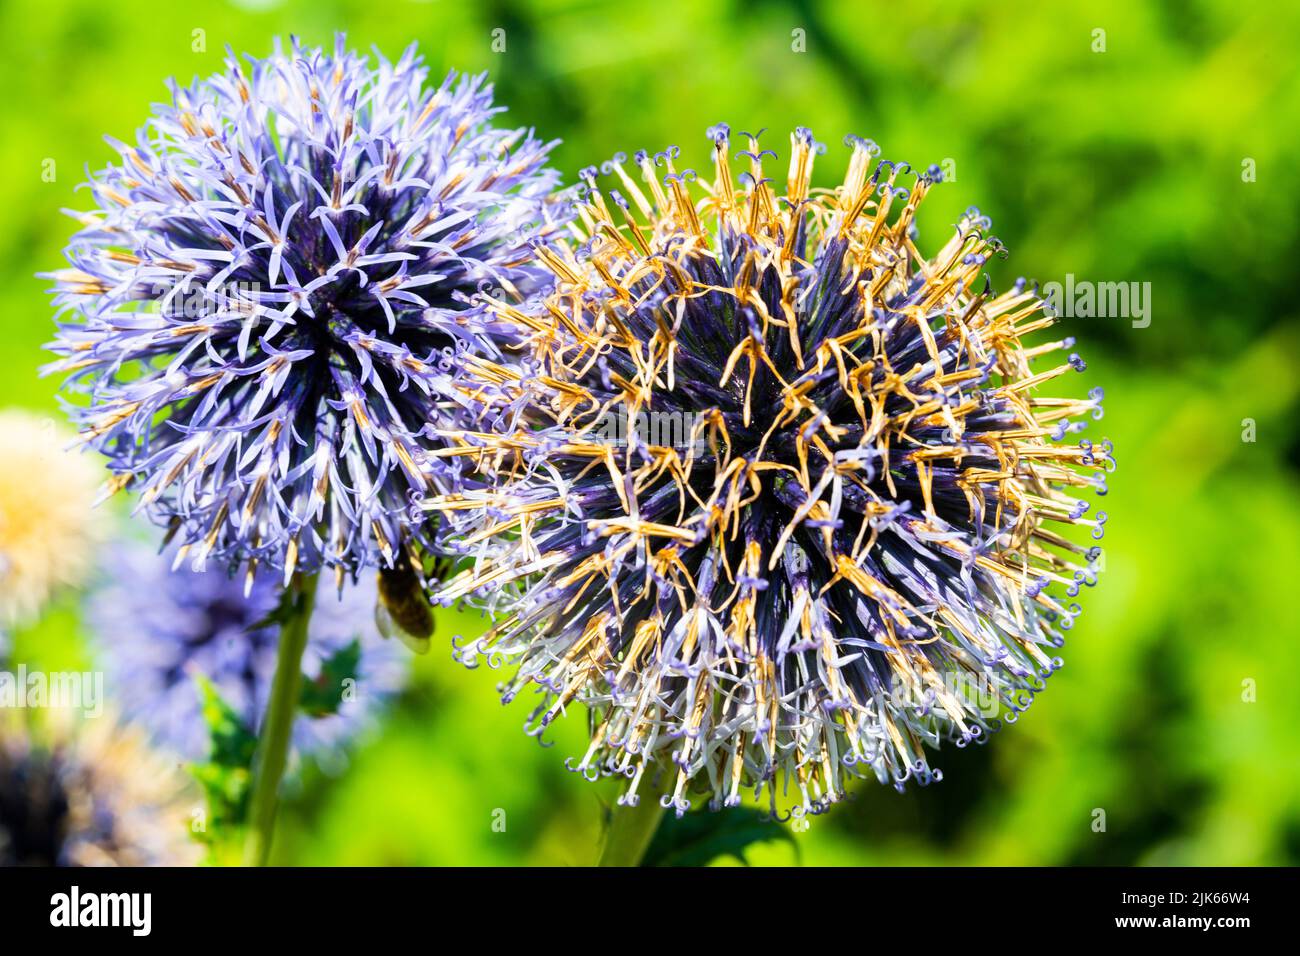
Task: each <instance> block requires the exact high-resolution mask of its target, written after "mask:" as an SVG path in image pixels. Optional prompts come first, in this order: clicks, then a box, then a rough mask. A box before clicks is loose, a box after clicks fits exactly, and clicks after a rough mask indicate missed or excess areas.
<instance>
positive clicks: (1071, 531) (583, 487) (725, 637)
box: [427, 124, 1115, 813]
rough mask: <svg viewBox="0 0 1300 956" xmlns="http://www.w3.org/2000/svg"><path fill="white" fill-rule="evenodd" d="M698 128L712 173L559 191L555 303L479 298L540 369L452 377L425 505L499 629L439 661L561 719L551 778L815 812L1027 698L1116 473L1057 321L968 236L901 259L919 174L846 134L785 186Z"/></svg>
mask: <svg viewBox="0 0 1300 956" xmlns="http://www.w3.org/2000/svg"><path fill="white" fill-rule="evenodd" d="M708 136H709V140H710V142H711V144H712V153H713V163H712V166H713V169H712V173H711V175H710V173H709V172H708V171H702V172H699V173H697V172H695V171H693V170H689V169H683V170H681V171H680V172H679V171H678V170H677V168H676V166H675V160H676V158H677V156H678V155H679V153H678V150H677V149H676V148H670V149H668V150H667V151H665V152H663V153H660V154H658V155H656V156H654V157H651V156H649V155H648V154H646V153H638V154H637V155H636V157H635V158H634V163H635V165H634V166H626V165H625V161H626V157H623V156H619V157H616V158H615V159H614V160H613V161H612V162H610V163H609V164H607V165H606V167H605V170H604V172H605V173H606V175H607V176H609V177H611V182H612V185H613V188H611V189H608V190H606V189H603V188H601V186H600V184H599V183H598V180H597V178H596V175H595V170H594V169H592V170H588V171H587V172H585V173H583V174H582V178H583V179H584V180H586V182H587V183H588V185H589V187H590V188H589V190H588V192H587V196H586V200H585V202H584V204H583V207H582V209H581V210H580V218H579V223H580V225H575V227H574V230H573V231H574V234H575V238H576V240H577V242H576V243H572V244H567V245H560V246H557V247H555V248H552V249H543V250H539V253H538V254H539V258H541V259H542V261H544V262H546V263H547V264H548V266H550V267H551V268H552V269H553V270H554V272H555V274H556V277H557V286H556V290H555V292H554V294H553V295H551V296H550V297H549V298H548V299H547V300H546V301H545V302H543V303H540V304H537V303H529V304H527V305H525V306H523V307H516V306H515V305H513V304H511V303H504V302H503V303H495V304H494V308H495V309H496V310H497V312H498V314H499V316H500V317H501V318H502V320H503V321H508V322H513V323H514V324H515V325H516V326H517V327H518V328H519V329H520V330H521V333H522V332H524V331H528V332H529V333H530V335H531V341H530V342H529V343H528V345H529V348H528V354H529V355H530V356H532V362H533V363H534V364H533V366H532V367H530V368H527V369H523V370H519V369H510V368H505V367H495V368H492V367H489V366H488V363H487V362H486V361H481V362H479V363H477V364H475V363H468V362H467V363H465V364H464V365H463V366H462V372H463V373H465V374H466V376H467V381H466V384H465V391H466V393H467V394H470V395H475V396H478V397H479V398H480V399H481V400H482V401H483V410H482V413H481V419H482V422H483V425H482V426H481V427H480V428H478V429H476V430H473V431H467V432H466V433H465V434H464V435H463V436H462V438H461V440H460V448H459V451H461V452H463V453H464V454H465V455H467V456H472V457H473V458H474V459H475V460H476V461H478V462H481V464H482V475H481V476H480V477H479V478H478V479H477V484H476V481H475V480H470V479H468V478H467V480H465V481H463V482H462V483H461V488H460V490H459V491H458V492H457V493H455V494H452V495H447V496H444V497H441V498H433V499H430V501H429V502H428V503H427V507H429V508H431V509H433V510H436V511H438V512H439V513H440V514H441V515H442V524H441V526H440V527H441V532H442V533H443V534H444V535H445V536H446V546H447V547H448V549H454V548H456V547H457V546H460V547H461V549H462V552H463V553H464V554H465V555H466V557H467V558H468V559H470V561H469V562H467V564H468V566H467V567H466V569H465V570H464V571H463V572H462V573H461V574H459V575H457V576H456V577H453V578H452V579H451V580H449V581H447V582H445V583H444V585H443V587H442V588H441V589H440V590H439V592H438V597H439V599H440V600H443V601H456V600H461V599H468V600H470V601H472V602H475V603H477V604H478V605H480V606H482V607H484V608H485V609H486V610H488V611H489V612H491V613H493V615H494V618H495V619H494V622H493V627H492V628H491V629H490V630H489V631H488V632H487V633H486V634H485V635H484V636H482V637H480V638H477V639H474V640H472V641H469V642H467V643H465V644H463V645H461V646H460V647H459V648H458V650H457V656H458V657H459V658H460V659H461V660H462V661H464V662H465V663H467V664H469V665H477V664H478V663H480V662H484V661H486V662H487V663H488V664H489V665H490V666H499V665H501V664H511V665H514V666H515V671H514V674H513V676H512V677H510V678H509V679H508V680H506V681H504V682H503V683H502V684H501V692H502V696H503V698H504V699H506V700H511V699H514V698H516V697H518V696H521V695H526V696H528V697H530V698H531V699H532V701H533V704H534V708H533V710H532V711H531V713H530V716H529V730H530V732H532V733H535V734H538V735H540V734H542V733H544V732H545V729H546V728H547V726H548V725H549V724H550V723H551V722H552V721H555V720H558V719H560V718H561V717H563V716H564V715H565V714H568V713H571V712H572V711H573V710H575V709H578V706H579V705H585V708H586V711H587V714H588V720H589V729H590V731H591V737H590V744H589V746H588V747H587V749H586V751H585V752H584V753H582V754H581V756H580V757H577V758H575V760H574V762H573V763H571V764H570V766H571V769H573V770H575V771H578V772H581V773H582V774H583V775H585V776H587V777H591V778H595V777H598V776H601V775H617V776H623V777H625V778H626V779H627V791H626V792H625V793H624V794H623V796H622V797H621V798H620V800H621V802H623V803H625V804H627V803H631V804H635V803H636V802H637V801H638V800H639V799H640V798H641V795H642V794H643V793H645V792H646V791H650V792H652V793H655V794H656V795H657V796H658V797H659V800H660V803H661V804H662V805H664V806H672V807H673V808H674V809H675V810H676V811H677V812H678V813H683V812H685V811H686V809H687V808H689V807H691V806H694V805H696V804H697V803H704V802H707V803H708V804H709V805H710V806H713V807H723V806H735V805H737V804H738V803H740V802H741V801H742V792H743V791H745V790H750V791H752V793H753V794H754V796H755V798H761V797H763V796H766V797H767V799H768V801H769V802H770V806H771V807H772V809H773V811H774V812H779V809H780V808H779V807H778V801H780V802H789V804H790V809H791V812H797V813H811V812H820V811H822V810H824V809H826V808H827V807H828V806H829V805H830V804H832V803H834V802H835V801H838V800H840V799H843V798H844V796H845V795H846V793H847V792H848V787H849V785H850V783H851V781H852V779H853V778H854V777H858V776H868V775H869V776H873V777H875V778H876V779H877V780H880V781H881V782H887V783H892V784H893V785H895V786H897V787H900V788H901V787H903V786H904V785H905V784H906V782H907V781H909V780H915V781H917V782H919V783H922V784H925V783H929V782H931V781H934V780H938V779H939V778H940V776H941V768H939V767H935V766H932V765H931V762H930V761H931V754H932V753H933V751H935V750H936V749H938V748H939V747H940V746H941V745H942V744H943V743H945V742H948V743H951V744H953V745H955V746H967V745H969V744H971V743H977V742H980V741H983V740H985V739H986V738H987V736H988V734H989V733H990V732H991V731H993V730H995V729H997V728H998V727H1000V726H1002V725H1003V724H1006V723H1010V722H1012V721H1014V720H1016V719H1017V718H1018V717H1019V715H1020V714H1021V713H1022V712H1023V711H1024V710H1025V708H1027V707H1028V706H1029V705H1030V703H1031V702H1032V700H1033V698H1034V695H1035V694H1036V693H1037V692H1038V691H1039V690H1041V689H1042V688H1043V687H1044V686H1045V682H1046V679H1047V678H1048V676H1049V675H1051V674H1052V673H1054V672H1055V671H1056V669H1057V668H1058V667H1059V666H1060V665H1061V658H1059V657H1057V656H1056V655H1055V649H1056V648H1057V647H1060V646H1061V645H1062V644H1063V643H1064V641H1065V633H1066V632H1067V631H1068V630H1069V629H1070V628H1071V627H1072V626H1073V624H1074V621H1075V619H1076V617H1077V616H1078V614H1079V610H1080V606H1079V604H1078V603H1076V601H1075V600H1074V599H1075V598H1076V597H1077V596H1079V594H1080V589H1081V588H1082V587H1089V586H1092V585H1093V584H1095V583H1096V581H1097V572H1098V571H1099V570H1100V559H1101V549H1100V546H1099V545H1098V544H1097V543H1096V542H1097V541H1098V540H1100V539H1101V537H1102V534H1103V530H1104V525H1105V522H1106V513H1105V512H1104V511H1101V510H1097V511H1094V512H1092V513H1091V514H1089V513H1088V512H1089V509H1090V505H1091V502H1089V501H1086V500H1084V497H1083V496H1084V495H1085V494H1086V493H1088V492H1092V491H1095V492H1096V493H1097V494H1098V495H1101V494H1104V493H1105V491H1106V473H1107V472H1108V471H1110V470H1111V469H1112V468H1114V466H1115V463H1114V458H1113V456H1112V454H1111V446H1110V444H1109V442H1104V441H1103V442H1101V443H1099V444H1094V443H1093V442H1091V441H1089V440H1088V439H1082V438H1080V439H1074V438H1073V437H1072V436H1074V435H1076V434H1077V433H1078V432H1079V431H1080V430H1081V429H1083V428H1084V427H1085V425H1086V424H1087V423H1088V422H1090V421H1091V420H1092V419H1096V418H1099V417H1101V406H1100V403H1101V399H1102V393H1101V391H1100V389H1092V390H1090V391H1089V392H1088V394H1087V397H1086V398H1085V397H1083V396H1082V395H1080V394H1078V393H1079V392H1080V391H1081V388H1080V386H1078V385H1074V384H1072V383H1070V382H1069V381H1067V380H1066V377H1067V376H1069V375H1072V373H1074V372H1076V371H1079V372H1081V371H1083V368H1084V363H1083V361H1082V360H1081V359H1080V358H1079V356H1078V355H1077V354H1074V353H1073V352H1071V351H1070V350H1071V349H1072V347H1073V341H1072V339H1070V338H1069V337H1059V338H1057V337H1051V336H1050V335H1049V334H1048V333H1047V330H1048V329H1049V328H1050V327H1051V326H1052V324H1053V317H1052V316H1051V315H1050V314H1046V311H1045V310H1046V309H1047V308H1048V305H1049V304H1048V303H1047V302H1046V301H1045V300H1044V299H1043V298H1042V297H1040V296H1039V295H1038V294H1037V290H1036V289H1033V288H1031V287H1028V286H1027V284H1026V283H1025V281H1024V280H1021V281H1018V282H1016V283H1015V284H1014V285H1012V286H1011V287H1010V288H1009V289H1007V290H1005V291H1004V292H1002V293H1001V294H998V293H996V292H995V291H994V290H993V288H992V282H991V280H990V278H989V276H988V274H987V272H986V263H987V262H988V260H989V259H990V258H991V257H992V256H995V255H998V254H1000V253H1002V252H1003V251H1004V250H1003V249H1002V246H1001V244H1000V243H999V242H998V241H997V239H996V238H994V237H993V236H991V235H990V233H989V230H990V223H989V221H988V220H987V218H986V217H984V216H983V215H981V214H980V213H979V211H978V210H976V209H973V208H972V209H970V210H968V211H967V213H966V215H964V216H963V217H962V218H961V220H960V221H959V222H958V224H957V228H956V230H955V232H954V233H953V234H952V235H951V236H950V237H949V238H948V239H947V241H946V242H943V243H942V244H939V243H935V244H934V245H933V249H932V250H931V251H928V252H922V251H921V250H922V249H923V248H926V247H927V246H928V245H929V243H927V242H926V241H924V240H923V239H922V237H921V236H920V235H919V232H918V230H917V229H916V225H915V223H916V218H915V217H916V212H917V209H918V207H919V205H920V203H921V202H922V200H923V199H924V198H925V196H926V195H927V194H928V192H929V191H930V189H931V188H932V187H934V186H935V185H936V183H937V182H939V181H940V178H941V174H940V171H939V170H937V168H932V169H931V170H928V171H926V172H924V173H920V174H917V173H915V172H913V171H912V170H911V168H910V167H909V166H908V165H907V164H904V163H893V162H878V161H877V159H876V157H877V154H878V153H879V148H878V147H877V146H876V145H875V144H874V143H871V142H870V141H867V140H864V139H861V138H859V137H850V138H849V139H848V140H847V145H848V146H849V147H850V149H851V154H850V155H849V157H848V162H847V168H846V170H845V174H844V179H843V182H842V184H841V185H840V186H839V187H838V188H836V189H833V190H829V189H814V188H813V187H812V170H813V164H814V161H815V159H816V157H817V156H818V155H819V154H820V153H821V152H822V151H823V149H824V147H822V146H821V144H819V143H817V141H816V140H815V139H814V137H813V135H812V133H811V132H810V131H809V130H807V129H803V128H800V129H796V130H795V131H794V132H793V133H792V134H791V136H790V141H789V142H790V151H789V154H788V162H789V165H788V166H787V167H786V169H788V173H787V174H786V175H785V177H784V184H782V181H781V178H780V176H779V173H778V172H777V171H776V170H774V169H773V168H772V160H771V157H773V156H774V155H775V151H774V150H770V149H766V148H763V147H761V146H760V145H759V142H758V134H752V135H751V134H741V137H742V144H743V146H744V148H743V149H741V150H739V151H737V152H736V153H735V154H734V155H735V156H736V157H737V158H738V159H740V160H742V161H743V162H741V163H740V164H739V168H737V163H736V161H735V159H733V154H732V151H731V134H730V131H729V129H728V128H727V127H726V126H725V125H722V124H719V125H718V126H715V127H713V128H712V129H710V130H709V131H708ZM765 163H767V165H765ZM1062 353H1063V354H1062ZM1054 356H1059V358H1056V359H1054V358H1053V357H1054ZM1058 388H1059V389H1061V391H1058Z"/></svg>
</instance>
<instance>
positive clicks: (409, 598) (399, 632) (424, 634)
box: [375, 548, 434, 654]
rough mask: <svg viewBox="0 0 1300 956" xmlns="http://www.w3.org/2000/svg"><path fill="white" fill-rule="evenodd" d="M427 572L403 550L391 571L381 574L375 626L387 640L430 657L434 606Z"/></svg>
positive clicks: (381, 571) (383, 570) (382, 569)
mask: <svg viewBox="0 0 1300 956" xmlns="http://www.w3.org/2000/svg"><path fill="white" fill-rule="evenodd" d="M422 571H423V569H422V568H421V567H420V566H419V564H417V562H416V560H415V558H414V557H412V555H411V554H410V552H409V551H408V550H407V549H406V548H403V549H402V550H401V554H400V557H399V558H398V560H397V561H395V562H394V563H393V566H392V567H391V568H381V569H380V571H379V602H378V603H377V604H376V605H375V624H376V625H377V626H378V627H379V633H380V634H382V635H384V637H396V638H397V639H398V640H399V641H401V642H402V643H403V644H405V645H406V646H407V647H409V648H410V649H411V650H413V651H415V653H417V654H426V653H428V651H429V641H430V638H432V637H433V628H434V622H433V605H431V604H430V603H429V598H428V595H427V594H426V593H425V582H424V574H423V573H422Z"/></svg>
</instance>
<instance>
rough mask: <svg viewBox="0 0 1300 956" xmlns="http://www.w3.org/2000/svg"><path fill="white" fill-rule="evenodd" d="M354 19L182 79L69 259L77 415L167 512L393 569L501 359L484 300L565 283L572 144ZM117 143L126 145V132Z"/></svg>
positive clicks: (67, 368) (162, 515) (317, 558)
mask: <svg viewBox="0 0 1300 956" xmlns="http://www.w3.org/2000/svg"><path fill="white" fill-rule="evenodd" d="M426 75H427V70H426V69H425V68H424V67H423V66H422V65H421V62H420V59H419V58H418V57H417V55H416V53H415V47H414V46H412V47H411V48H410V49H409V50H407V51H406V53H405V54H404V55H403V56H402V58H401V59H400V60H399V61H398V62H397V63H395V64H391V63H389V62H387V61H386V60H384V59H383V58H382V57H381V58H379V62H378V65H377V66H374V67H372V66H371V64H370V62H369V61H368V60H367V59H366V58H365V57H360V56H357V55H355V54H353V53H351V52H349V51H347V49H346V48H345V46H344V40H343V37H341V36H340V37H339V39H338V42H337V45H336V48H335V50H334V52H333V53H332V54H331V53H330V52H328V51H324V50H319V49H309V48H304V47H301V46H300V45H299V44H298V42H297V41H296V40H295V41H294V43H293V46H292V49H291V50H290V51H289V52H288V53H285V52H282V51H281V49H280V47H279V45H278V44H277V46H276V49H275V52H274V53H273V54H272V55H271V56H270V57H268V58H266V59H263V60H256V59H252V58H249V62H248V65H247V67H245V66H242V65H241V64H240V62H239V60H238V59H236V58H235V56H234V55H233V54H231V55H230V56H229V57H228V59H227V62H226V72H225V73H223V74H220V75H218V76H214V77H212V78H211V79H210V80H207V81H204V82H196V83H195V84H193V85H192V86H189V87H181V86H178V85H176V84H174V83H173V84H172V85H171V92H172V102H171V103H169V104H165V105H161V106H159V107H157V109H156V111H155V114H154V117H153V119H151V120H150V121H149V124H148V125H147V126H146V127H145V128H144V129H142V130H141V131H140V133H139V135H138V137H137V140H136V143H135V144H134V145H130V144H126V143H116V142H114V143H113V145H114V146H115V148H116V149H117V150H118V152H119V153H120V154H121V157H122V162H121V164H120V165H114V166H110V167H109V168H107V169H105V170H104V171H103V172H101V173H99V174H98V175H96V176H94V177H93V178H92V180H91V181H90V183H89V184H88V188H89V189H90V191H91V193H92V195H93V196H94V198H95V200H96V203H97V204H98V207H99V208H98V209H97V210H96V211H95V212H93V213H88V214H85V215H83V216H80V218H81V220H82V222H83V228H82V229H81V230H80V231H79V232H78V233H77V235H76V237H75V238H74V239H73V240H72V243H71V245H70V246H69V247H68V250H67V257H68V260H69V263H70V265H71V268H69V269H66V270H63V271H61V272H57V273H54V274H53V278H54V279H55V280H56V286H55V293H56V294H55V303H56V305H57V306H58V307H59V313H60V317H61V319H62V321H61V322H60V331H59V334H58V337H57V340H56V341H55V343H54V344H53V345H52V346H51V348H52V349H53V350H54V351H55V352H57V353H58V354H59V355H60V356H62V359H61V360H60V361H59V362H57V363H55V364H54V365H53V366H52V368H53V369H55V370H59V371H63V372H68V373H71V377H70V379H69V381H70V384H71V385H72V386H73V387H74V388H75V389H77V390H79V391H82V392H84V393H85V394H86V395H87V396H88V399H89V402H88V405H84V406H78V407H75V408H74V409H73V410H72V414H73V415H74V417H75V418H76V419H77V420H78V422H79V423H80V425H81V428H82V430H83V434H84V435H85V436H86V437H87V438H88V439H89V440H90V441H91V442H92V443H93V444H94V445H95V447H97V448H98V449H99V450H100V451H102V452H103V453H104V454H105V455H107V456H108V463H109V467H110V469H111V470H112V472H113V474H114V476H115V478H114V486H116V487H120V486H124V485H127V484H130V485H132V486H133V487H134V488H136V489H137V490H138V491H139V492H140V493H141V495H142V503H143V505H144V506H146V507H147V508H148V511H149V513H150V514H151V515H152V516H153V517H154V518H155V519H156V520H157V521H158V522H159V523H163V524H169V525H171V526H172V527H173V528H174V529H175V530H177V531H178V532H179V533H180V536H181V539H182V542H183V544H184V545H185V546H186V547H193V548H194V554H193V558H194V565H195V567H197V568H202V567H203V566H204V562H205V560H206V559H207V558H208V556H209V555H213V556H215V557H216V558H219V559H222V560H225V561H226V562H228V563H232V564H233V563H239V562H242V561H263V562H266V563H269V564H271V565H272V566H274V567H276V568H282V569H284V571H285V577H286V579H287V577H288V575H289V572H291V571H292V570H293V569H294V568H298V567H300V568H302V569H304V570H314V569H316V568H318V567H320V566H321V565H328V566H332V567H335V568H337V569H340V572H341V571H342V570H348V571H353V572H355V569H356V568H358V567H361V566H365V565H375V564H389V563H391V562H392V561H393V559H394V556H395V555H396V554H398V553H399V546H400V545H401V543H402V542H404V541H406V540H409V539H411V538H418V537H420V534H421V529H420V528H419V527H414V526H413V523H412V522H411V520H410V505H411V499H412V497H418V496H421V495H423V494H425V493H426V492H428V491H429V490H430V487H431V485H434V484H436V482H437V480H438V478H439V476H438V475H436V474H432V473H431V468H430V467H429V466H428V465H427V464H426V462H425V452H426V451H427V449H428V448H429V447H431V446H433V445H436V444H437V442H438V434H437V433H438V425H439V423H440V421H441V420H442V418H443V416H444V412H445V410H446V409H445V392H446V388H445V382H446V379H447V376H448V373H449V372H451V371H452V370H453V369H454V368H455V366H456V364H457V363H458V362H459V361H460V357H461V355H462V354H464V353H466V352H470V351H476V350H480V351H483V352H484V353H485V354H488V355H492V354H495V346H494V344H493V332H492V329H491V327H490V325H491V323H490V321H489V319H488V317H487V316H486V314H485V313H484V312H483V310H482V309H481V308H475V307H473V306H472V305H471V304H470V298H471V297H472V296H473V295H474V294H475V293H476V292H478V291H479V290H480V288H483V287H493V288H495V289H497V290H499V292H498V294H500V295H505V296H507V297H513V296H519V297H523V296H526V295H528V294H530V293H532V292H535V291H537V290H538V289H539V288H540V287H541V284H542V283H543V282H544V280H545V279H546V278H547V277H546V273H545V271H544V270H542V269H539V268H537V267H535V266H533V265H531V264H530V261H531V256H530V254H529V252H528V249H527V246H528V244H529V243H531V242H533V241H537V240H539V239H544V238H545V237H546V236H547V234H548V233H549V232H550V230H551V229H552V228H553V226H554V223H553V221H552V220H553V217H554V216H556V215H558V212H557V210H559V209H560V208H561V207H562V206H563V203H560V202H559V201H557V199H556V197H555V195H554V194H553V193H552V190H553V187H554V186H555V183H556V177H555V175H554V173H553V172H552V171H550V170H548V169H545V168H544V163H545V160H546V156H547V153H548V151H549V149H550V145H549V144H545V143H542V142H540V141H538V140H537V139H535V138H534V137H533V135H532V133H531V132H530V131H528V130H524V129H515V130H502V129H497V128H495V127H494V126H492V124H491V122H490V121H491V119H492V118H493V116H494V114H495V113H497V112H499V111H500V110H499V108H495V107H493V105H492V90H491V87H490V86H488V85H486V84H485V82H484V78H483V77H482V76H478V77H462V78H460V79H459V80H457V78H456V75H455V74H454V73H452V74H449V75H448V76H447V78H446V79H445V80H444V81H443V83H442V84H441V85H440V86H439V87H437V89H428V88H426V86H425V78H426ZM110 142H113V141H111V140H110Z"/></svg>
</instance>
